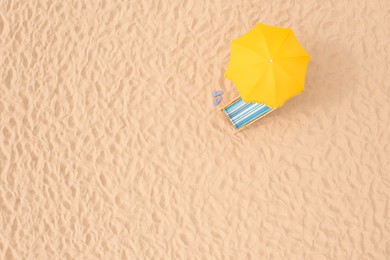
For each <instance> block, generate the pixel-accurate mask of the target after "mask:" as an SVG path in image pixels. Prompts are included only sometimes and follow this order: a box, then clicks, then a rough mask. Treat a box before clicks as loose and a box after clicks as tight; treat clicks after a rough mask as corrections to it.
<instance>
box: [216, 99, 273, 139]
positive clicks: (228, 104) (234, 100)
mask: <svg viewBox="0 0 390 260" xmlns="http://www.w3.org/2000/svg"><path fill="white" fill-rule="evenodd" d="M240 98H241V97H240V96H238V97H236V98H234V99H233V100H232V101H230V102H229V103H227V104H226V105H224V106H223V107H222V108H221V109H220V110H219V111H220V112H222V114H224V117H225V118H226V120H227V121H228V122H229V124H230V125H232V126H233V127H234V129H235V130H236V131H235V132H234V134H237V133H238V132H240V131H241V130H243V129H244V128H246V127H248V126H249V125H251V124H253V123H254V122H256V121H257V120H259V119H260V118H262V117H264V116H266V115H268V114H269V113H271V112H272V111H274V110H276V108H273V109H271V110H270V111H268V112H266V113H264V114H263V115H261V116H259V117H258V118H256V119H254V120H252V121H251V122H249V123H248V124H246V125H244V126H242V127H241V128H237V127H236V126H235V125H234V124H233V123H232V122H231V121H230V119H229V117H228V115H227V114H226V113H225V112H223V111H222V110H224V109H225V108H226V107H228V106H230V105H231V104H233V103H234V102H236V101H237V100H239V99H240Z"/></svg>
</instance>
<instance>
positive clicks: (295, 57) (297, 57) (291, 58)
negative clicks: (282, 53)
mask: <svg viewBox="0 0 390 260" xmlns="http://www.w3.org/2000/svg"><path fill="white" fill-rule="evenodd" d="M299 58H309V59H310V56H309V55H302V56H294V57H286V58H278V60H293V59H299Z"/></svg>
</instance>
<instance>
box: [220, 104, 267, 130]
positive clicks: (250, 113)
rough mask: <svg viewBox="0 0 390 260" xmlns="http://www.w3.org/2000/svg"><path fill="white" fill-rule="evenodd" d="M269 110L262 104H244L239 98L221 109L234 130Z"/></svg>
mask: <svg viewBox="0 0 390 260" xmlns="http://www.w3.org/2000/svg"><path fill="white" fill-rule="evenodd" d="M271 110H272V108H270V107H268V106H266V105H264V104H260V103H245V102H244V101H243V100H242V99H241V98H239V99H238V100H237V101H235V102H234V103H232V104H230V105H229V106H227V107H225V108H224V109H223V111H224V113H225V114H226V115H227V116H228V118H229V120H230V121H231V123H232V124H233V126H234V127H235V128H236V129H240V128H241V127H243V126H245V125H247V124H249V123H250V122H252V121H253V120H256V119H257V118H259V117H261V116H262V115H264V114H266V113H267V112H269V111H271Z"/></svg>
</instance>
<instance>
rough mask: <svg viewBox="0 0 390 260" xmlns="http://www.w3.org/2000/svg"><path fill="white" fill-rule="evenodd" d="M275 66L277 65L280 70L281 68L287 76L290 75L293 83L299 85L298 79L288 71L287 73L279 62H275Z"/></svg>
mask: <svg viewBox="0 0 390 260" xmlns="http://www.w3.org/2000/svg"><path fill="white" fill-rule="evenodd" d="M275 64H277V63H275ZM277 66H278V67H279V68H280V69H281V70H283V72H284V73H285V74H286V75H287V76H289V77H291V78H292V79H293V80H294V81H295V83H296V84H297V85H300V83H299V81H298V80H297V79H296V78H295V77H294V76H292V75H291V74H290V73H287V71H286V70H285V69H284V68H283V67H282V66H280V65H279V64H277Z"/></svg>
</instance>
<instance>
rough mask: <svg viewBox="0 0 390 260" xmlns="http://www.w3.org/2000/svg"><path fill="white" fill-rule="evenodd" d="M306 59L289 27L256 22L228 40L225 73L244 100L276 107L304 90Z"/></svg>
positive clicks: (307, 61)
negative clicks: (228, 48) (227, 60)
mask: <svg viewBox="0 0 390 260" xmlns="http://www.w3.org/2000/svg"><path fill="white" fill-rule="evenodd" d="M309 60H310V56H309V54H308V53H307V52H306V51H305V50H304V49H303V48H302V47H301V45H300V44H299V42H298V40H297V39H296V37H295V35H294V33H293V31H292V30H291V29H287V28H279V27H273V26H268V25H265V24H257V25H256V26H255V27H254V28H253V29H252V30H251V31H250V32H248V33H247V34H245V35H243V36H241V37H239V38H237V39H235V40H233V41H232V42H231V54H230V62H229V65H228V68H227V70H226V73H225V76H226V77H227V78H228V79H230V80H231V81H233V83H234V84H235V85H236V87H237V89H238V91H239V92H240V95H241V98H242V99H243V100H244V101H245V102H257V103H263V104H265V105H267V106H269V107H272V108H277V107H280V106H282V105H283V104H284V102H286V101H287V100H288V99H290V98H291V97H293V96H295V95H297V94H299V93H300V92H302V91H303V89H304V85H305V75H306V68H307V65H308V63H309Z"/></svg>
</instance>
